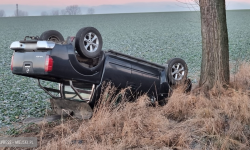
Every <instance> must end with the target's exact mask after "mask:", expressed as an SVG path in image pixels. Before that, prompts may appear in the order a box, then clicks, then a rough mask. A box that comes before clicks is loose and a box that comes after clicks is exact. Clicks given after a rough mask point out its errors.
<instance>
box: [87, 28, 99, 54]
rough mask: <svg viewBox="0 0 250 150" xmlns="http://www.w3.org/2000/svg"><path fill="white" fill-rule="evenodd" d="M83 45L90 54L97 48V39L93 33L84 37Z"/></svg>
mask: <svg viewBox="0 0 250 150" xmlns="http://www.w3.org/2000/svg"><path fill="white" fill-rule="evenodd" d="M83 45H84V47H85V49H86V50H87V51H89V52H91V53H93V52H95V51H96V50H97V49H98V47H99V39H98V37H97V35H96V34H95V33H93V32H89V33H87V34H86V35H85V36H84V40H83Z"/></svg>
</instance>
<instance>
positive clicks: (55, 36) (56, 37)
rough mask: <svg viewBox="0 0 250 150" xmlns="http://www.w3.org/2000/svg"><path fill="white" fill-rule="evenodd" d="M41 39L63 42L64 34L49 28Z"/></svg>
mask: <svg viewBox="0 0 250 150" xmlns="http://www.w3.org/2000/svg"><path fill="white" fill-rule="evenodd" d="M39 40H42V41H53V42H55V43H61V42H63V41H64V38H63V36H62V34H61V33H60V32H58V31H56V30H48V31H45V32H43V33H42V35H41V36H40V38H39Z"/></svg>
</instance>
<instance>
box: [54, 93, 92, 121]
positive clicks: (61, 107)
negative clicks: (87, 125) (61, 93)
mask: <svg viewBox="0 0 250 150" xmlns="http://www.w3.org/2000/svg"><path fill="white" fill-rule="evenodd" d="M50 103H51V107H52V109H53V110H54V111H55V113H57V114H59V115H65V114H68V115H71V116H73V117H76V118H79V119H90V118H91V117H92V115H93V110H92V108H91V107H90V106H89V104H88V103H86V102H84V101H74V100H66V99H61V98H56V99H55V98H51V99H50Z"/></svg>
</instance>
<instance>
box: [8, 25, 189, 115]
mask: <svg viewBox="0 0 250 150" xmlns="http://www.w3.org/2000/svg"><path fill="white" fill-rule="evenodd" d="M28 39H29V40H28ZM10 48H11V49H12V50H14V53H13V56H12V61H11V70H12V73H13V74H16V75H22V76H26V77H32V78H36V79H38V85H39V86H40V87H41V88H42V89H43V90H44V91H45V92H46V93H47V94H49V95H50V96H51V97H52V98H51V106H52V107H53V108H54V110H55V112H57V113H58V114H61V113H62V110H63V109H64V110H69V111H70V113H71V114H74V115H75V116H76V117H83V118H90V117H91V115H92V109H93V107H94V106H95V104H96V102H97V101H98V99H99V97H100V94H101V87H102V84H103V83H104V81H111V82H112V83H113V85H115V86H116V87H117V88H118V89H122V88H126V87H130V88H131V91H132V92H133V93H142V94H143V93H146V94H148V96H149V97H150V98H152V101H154V100H159V101H161V104H164V103H165V100H164V99H166V98H167V97H169V96H170V93H171V89H172V88H171V87H172V86H174V85H176V84H178V83H181V82H185V83H188V84H187V85H186V89H185V92H189V91H190V90H191V86H192V84H191V82H190V80H189V79H187V73H188V68H187V65H186V63H185V61H184V60H182V59H180V58H173V59H171V60H169V61H168V62H167V64H166V65H164V66H163V65H159V64H155V63H152V62H148V61H146V60H142V59H138V58H135V57H132V56H129V55H125V54H122V53H119V52H116V51H112V50H109V51H102V37H101V35H100V33H99V31H98V30H97V29H95V28H93V27H86V28H82V29H80V30H79V31H78V33H77V34H76V36H75V37H68V38H67V40H64V38H63V36H62V35H61V34H60V33H59V32H58V31H55V30H49V31H46V32H44V33H43V34H42V35H41V36H40V37H30V36H27V37H25V39H24V40H22V41H16V42H13V43H12V44H11V46H10ZM40 79H41V80H47V81H53V82H57V83H59V89H51V88H47V87H43V86H42V85H41V84H40ZM51 92H57V93H59V94H58V95H59V96H54V95H53V94H51Z"/></svg>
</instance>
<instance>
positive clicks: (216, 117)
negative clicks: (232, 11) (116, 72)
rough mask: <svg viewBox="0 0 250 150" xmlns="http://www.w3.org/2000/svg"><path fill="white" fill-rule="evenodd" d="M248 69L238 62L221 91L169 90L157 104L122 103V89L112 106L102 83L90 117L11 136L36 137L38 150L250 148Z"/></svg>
mask: <svg viewBox="0 0 250 150" xmlns="http://www.w3.org/2000/svg"><path fill="white" fill-rule="evenodd" d="M249 70H250V65H249V64H247V63H244V64H243V65H241V67H239V71H238V72H237V73H236V74H235V75H232V76H231V88H229V89H228V90H227V91H225V92H224V93H221V95H216V96H213V93H210V98H207V97H205V96H204V95H202V94H197V92H195V90H194V91H192V92H191V93H190V94H183V93H182V92H181V91H180V90H175V92H174V93H173V95H172V96H171V98H169V100H168V103H167V104H166V105H165V106H163V107H160V106H157V105H156V106H152V105H151V103H150V100H149V98H148V97H147V96H146V95H143V96H141V97H138V98H137V99H136V101H135V102H126V97H125V96H124V91H125V90H122V91H121V92H120V93H119V95H120V96H121V97H122V101H121V102H120V103H119V104H118V105H117V103H114V102H116V100H117V95H116V94H114V92H113V91H114V88H113V87H111V86H108V87H107V88H105V89H103V90H104V92H103V94H102V96H101V99H102V102H101V103H100V104H99V105H98V107H96V109H95V112H94V115H93V117H92V119H90V120H87V121H79V120H75V119H68V120H62V121H61V122H60V123H55V124H43V125H40V126H34V125H33V126H29V127H28V128H27V129H29V133H27V132H26V133H21V134H19V135H16V136H37V137H38V139H39V142H38V143H39V147H38V149H55V148H57V149H134V148H142V149H176V150H178V149H212V150H213V149H214V150H217V149H222V150H226V149H230V150H239V149H242V150H244V149H250V143H249V141H250V89H249V87H250V71H249ZM115 104H116V105H115Z"/></svg>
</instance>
